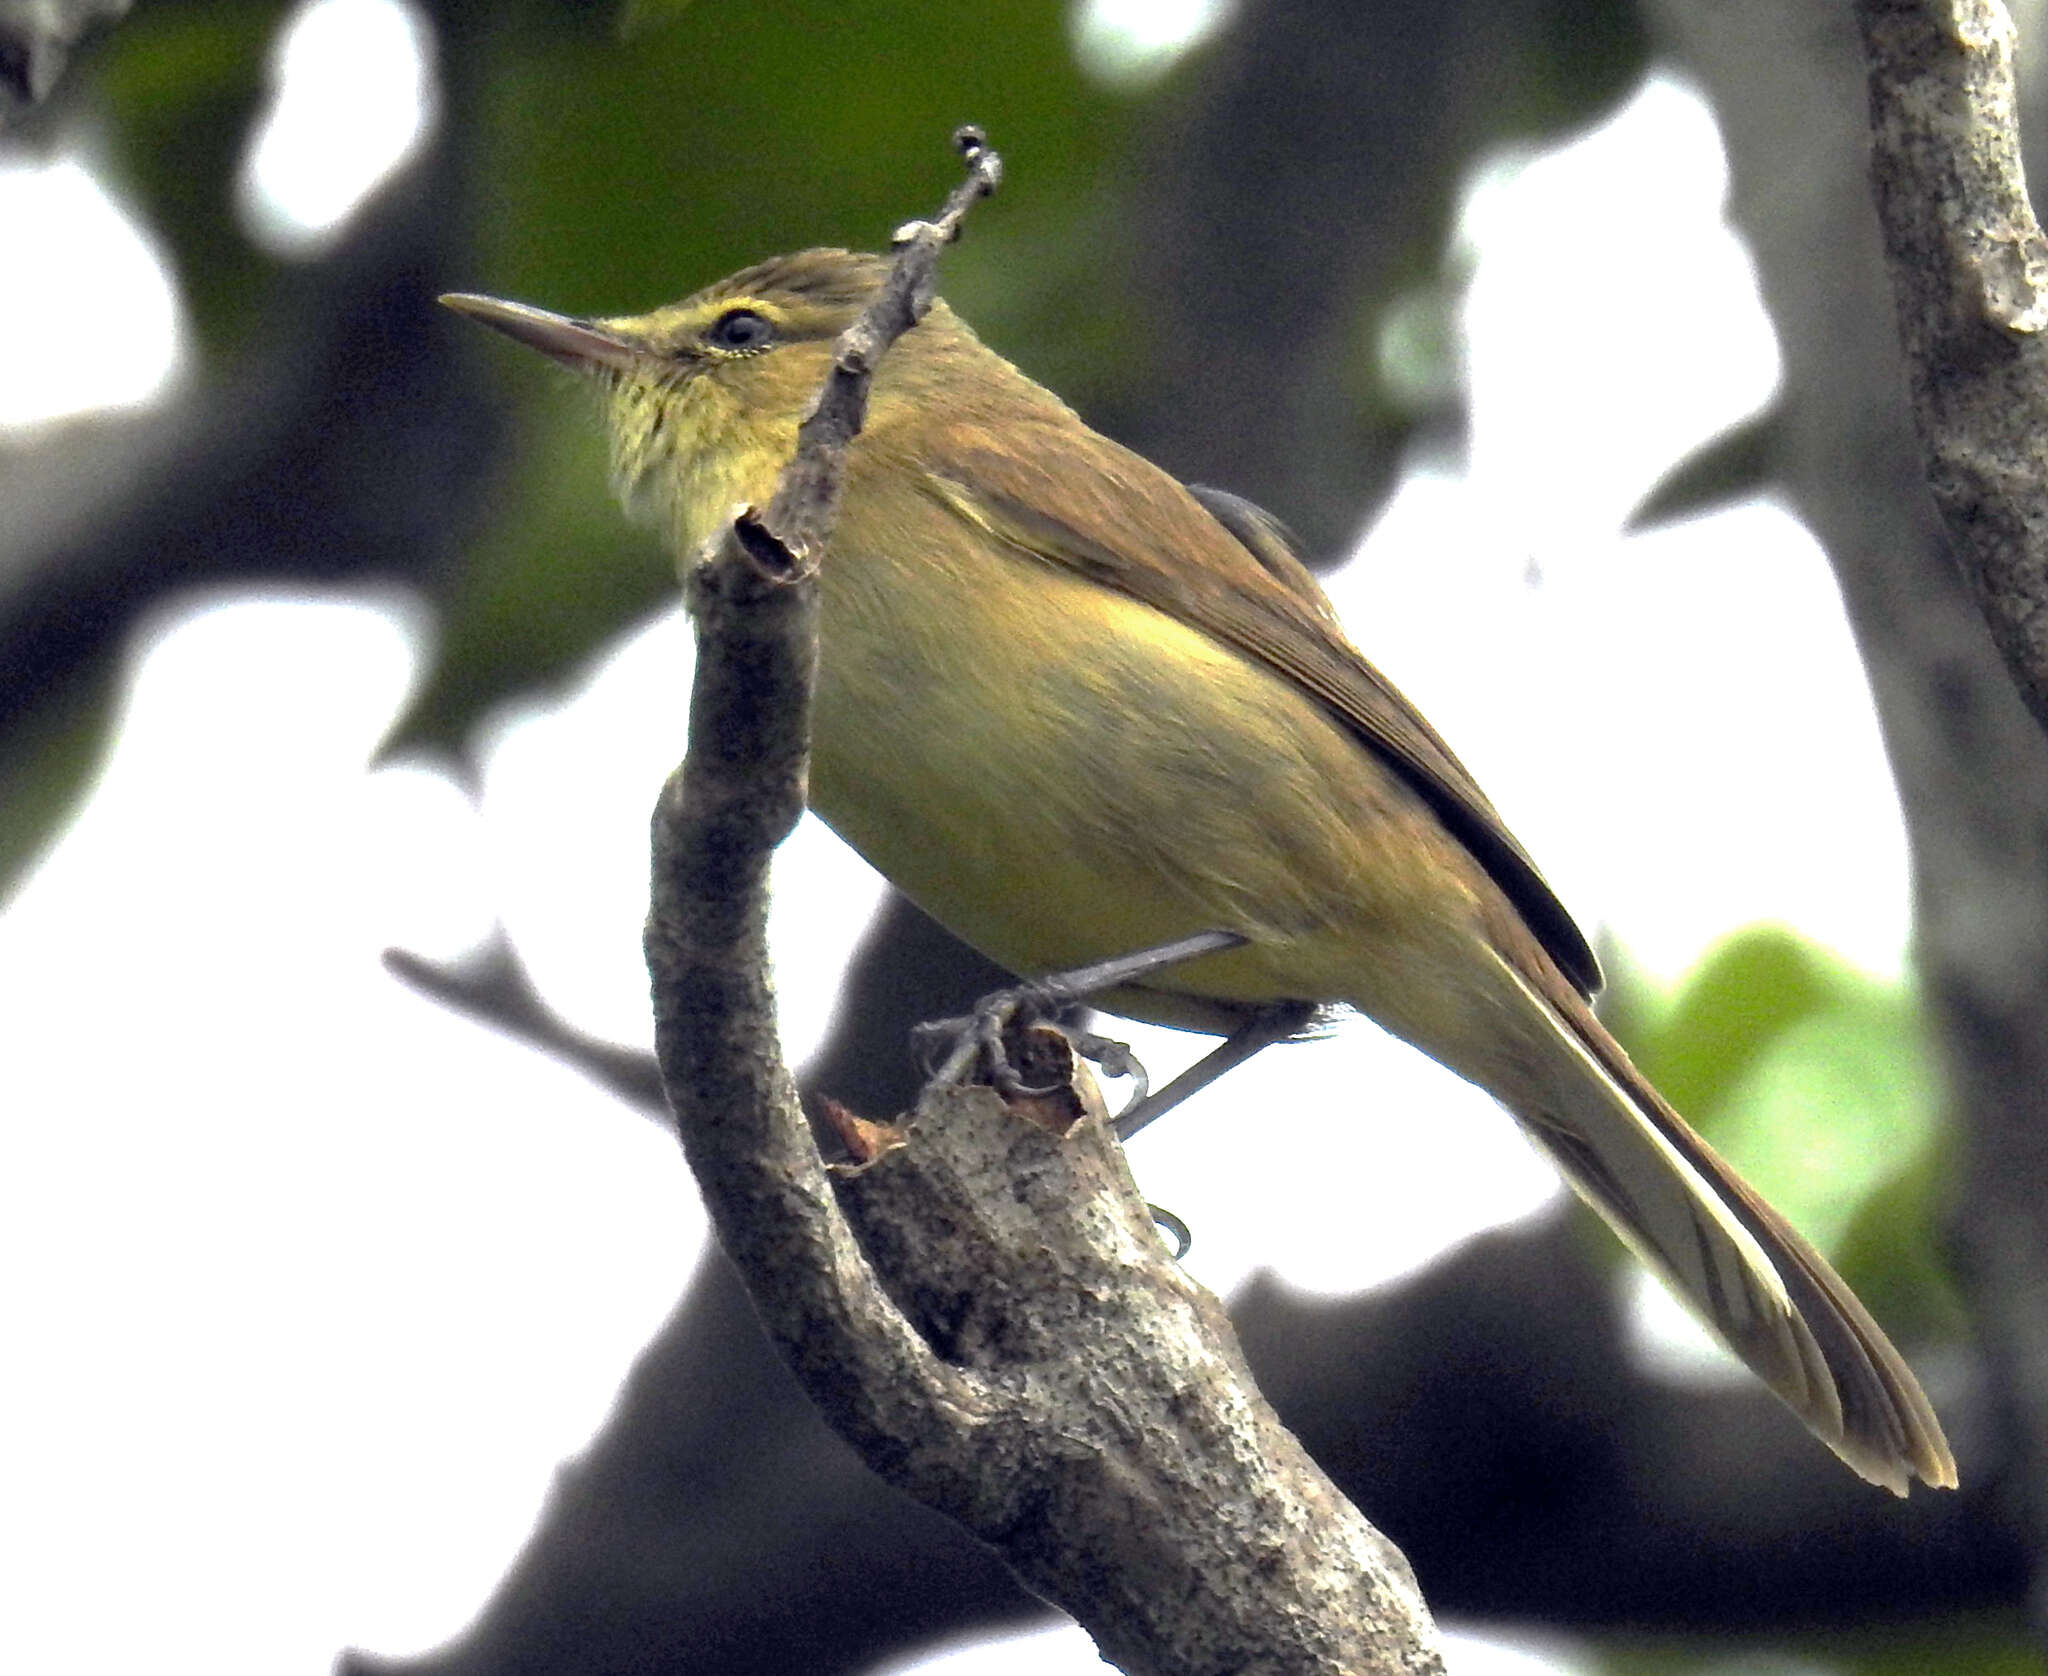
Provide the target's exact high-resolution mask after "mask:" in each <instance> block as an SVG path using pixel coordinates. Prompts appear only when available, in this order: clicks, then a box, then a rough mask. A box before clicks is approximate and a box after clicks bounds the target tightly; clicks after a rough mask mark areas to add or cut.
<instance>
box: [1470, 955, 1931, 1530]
mask: <svg viewBox="0 0 2048 1676" xmlns="http://www.w3.org/2000/svg"><path fill="white" fill-rule="evenodd" d="M1502 965H1503V966H1504V967H1506V968H1507V969H1508V970H1509V971H1510V972H1513V968H1512V966H1510V965H1509V963H1508V962H1506V961H1503V962H1502ZM1513 975H1514V978H1515V982H1516V983H1517V984H1518V985H1519V986H1520V987H1521V988H1522V990H1523V991H1524V993H1525V994H1526V995H1527V996H1528V998H1529V1000H1530V1001H1531V1002H1533V1003H1534V1004H1535V1005H1536V1006H1538V1007H1539V1008H1541V1009H1542V1011H1543V1013H1544V1015H1545V1016H1546V1017H1547V1019H1548V1021H1549V1023H1550V1025H1551V1027H1552V1029H1553V1030H1554V1032H1555V1035H1554V1038H1553V1039H1554V1041H1555V1042H1556V1043H1557V1044H1558V1045H1559V1046H1561V1047H1562V1048H1564V1049H1565V1052H1566V1061H1567V1063H1566V1065H1565V1066H1564V1067H1562V1068H1563V1070H1564V1074H1563V1075H1561V1076H1559V1077H1556V1078H1554V1079H1552V1080H1553V1081H1554V1083H1555V1085H1556V1087H1555V1089H1553V1091H1552V1093H1553V1097H1552V1098H1550V1099H1546V1100H1540V1101H1537V1102H1534V1103H1533V1104H1532V1103H1530V1102H1525V1101H1517V1102H1515V1104H1516V1106H1517V1115H1518V1116H1520V1117H1521V1119H1522V1121H1523V1124H1524V1126H1525V1127H1526V1128H1527V1129H1528V1131H1529V1133H1530V1134H1531V1136H1532V1137H1533V1138H1534V1139H1535V1140H1536V1141H1537V1143H1538V1144H1539V1145H1540V1146H1542V1147H1543V1149H1544V1150H1545V1151H1546V1152H1548V1153H1549V1154H1550V1155H1551V1157H1552V1158H1553V1159H1554V1160H1555V1161H1556V1162H1557V1165H1558V1167H1559V1169H1560V1170H1561V1171H1562V1172H1563V1174H1564V1176H1565V1179H1566V1180H1568V1181H1569V1182H1570V1183H1571V1184H1572V1186H1573V1187H1574V1188H1575V1189H1576V1190H1577V1191H1578V1193H1579V1194H1580V1196H1581V1197H1583V1198H1584V1199H1585V1200H1586V1201H1587V1202H1588V1203H1589V1204H1591V1205H1592V1206H1593V1208H1594V1209H1595V1210H1597V1211H1598V1212H1599V1213H1600V1214H1601V1216H1602V1217H1603V1218H1605V1219H1606V1221H1607V1223H1608V1224H1609V1226H1611V1227H1612V1228H1613V1229H1614V1231H1615V1232H1616V1233H1617V1234H1619V1235H1620V1236H1621V1238H1622V1240H1623V1241H1624V1243H1626V1244H1627V1245H1628V1246H1629V1247H1630V1249H1632V1250H1633V1251H1635V1252H1636V1254H1637V1255H1638V1256H1640V1257H1641V1258H1642V1259H1643V1260H1644V1261H1645V1262H1646V1263H1647V1264H1648V1265H1649V1266H1650V1268H1651V1269H1653V1270H1654V1271H1655V1272H1656V1273H1657V1274H1658V1275H1659V1276H1660V1277H1661V1278H1662V1279H1663V1280H1664V1281H1665V1282H1666V1283H1667V1284H1668V1285H1670V1286H1671V1288H1672V1289H1673V1290H1674V1291H1675V1292H1676V1293H1677V1294H1678V1295H1679V1297H1681V1298H1682V1299H1683V1300H1684V1301H1685V1302H1686V1303H1687V1304H1688V1305H1689V1306H1690V1307H1691V1308H1692V1309H1693V1311H1694V1312H1695V1313H1696V1314H1698V1315H1699V1316H1700V1317H1701V1319H1702V1320H1704V1321H1705V1323H1706V1324H1707V1325H1708V1326H1709V1327H1710V1328H1712V1329H1713V1330H1714V1332H1715V1333H1716V1334H1718V1335H1719V1336H1720V1337H1721V1338H1722V1339H1723V1340H1724V1341H1726V1343H1727V1344H1728V1346H1729V1348H1730V1349H1731V1350H1733V1351H1734V1352H1735V1353H1736V1354H1737V1355H1738V1356H1740V1357H1741V1358H1742V1360H1743V1361H1744V1362H1746V1363H1747V1364H1748V1365H1749V1367H1750V1368H1751V1369H1752V1370H1753V1371H1754V1372H1755V1373H1756V1374H1757V1375H1758V1377H1760V1378H1761V1379H1762V1380H1763V1381H1764V1383H1765V1384H1767V1385H1768V1386H1770V1388H1771V1389H1772V1390H1773V1391H1775V1392H1776V1393H1777V1394H1778V1395H1779V1396H1780V1397H1781V1398H1783V1399H1784V1401H1785V1402H1786V1404H1787V1405H1788V1406H1789V1407H1790V1408H1791V1409H1792V1411H1793V1412H1794V1413H1795V1414H1797V1415H1798V1416H1799V1417H1800V1419H1801V1420H1803V1421H1804V1422H1805V1423H1806V1425H1807V1427H1808V1428H1809V1429H1810V1430H1811V1431H1812V1432H1813V1433H1814V1435H1815V1436H1817V1437H1818V1438H1819V1439H1820V1440H1821V1441H1822V1442H1823V1443H1825V1444H1827V1446H1828V1447H1829V1448H1830V1449H1832V1450H1834V1452H1835V1453H1836V1454H1837V1455H1839V1456H1840V1457H1841V1458H1842V1459H1843V1460H1844V1461H1845V1462H1847V1463H1848V1465H1849V1466H1850V1467H1852V1468H1853V1469H1854V1470H1855V1471H1857V1472H1858V1473H1860V1474H1862V1476H1863V1477H1865V1478H1867V1479H1869V1480H1870V1481H1871V1482H1872V1483H1874V1484H1882V1485H1883V1486H1884V1487H1885V1488H1886V1489H1888V1490H1891V1491H1892V1492H1893V1493H1895V1494H1897V1495H1904V1494H1905V1493H1906V1489H1907V1486H1908V1484H1909V1483H1910V1482H1911V1480H1912V1479H1913V1478H1914V1477H1915V1476H1918V1477H1919V1478H1921V1479H1924V1480H1925V1481H1926V1482H1927V1483H1929V1484H1932V1485H1937V1486H1941V1487H1947V1488H1953V1487H1954V1485H1955V1482H1956V1467H1955V1459H1954V1457H1953V1455H1952V1454H1951V1453H1950V1451H1949V1446H1948V1440H1947V1439H1946V1438H1945V1437H1944V1436H1943V1435H1942V1430H1941V1422H1940V1421H1939V1420H1937V1419H1936V1418H1935V1414H1934V1410H1933V1408H1932V1406H1931V1405H1930V1404H1929V1403H1928V1401H1927V1397H1926V1394H1925V1393H1924V1392H1922V1390H1921V1389H1920V1384H1919V1381H1918V1380H1916V1379H1915V1378H1914V1377H1913V1374H1912V1370H1911V1369H1909V1368H1908V1367H1907V1366H1906V1364H1905V1361H1904V1360H1903V1359H1902V1358H1901V1357H1900V1355H1899V1353H1898V1351H1896V1350H1895V1349H1893V1348H1892V1344H1891V1341H1890V1340H1889V1339H1887V1338H1886V1337H1885V1335H1884V1332H1883V1330H1882V1329H1881V1328H1880V1327H1879V1326H1878V1325H1877V1323H1876V1322H1875V1321H1873V1320H1872V1319H1871V1317H1870V1313H1869V1311H1868V1310H1866V1309H1865V1308H1864V1307H1863V1305H1862V1304H1861V1303H1860V1302H1858V1301H1857V1298H1856V1296H1855V1294H1854V1293H1852V1292H1851V1291H1850V1290H1849V1288H1848V1287H1847V1286H1846V1285H1845V1284H1844V1283H1843V1281H1842V1279H1841V1277H1840V1276H1839V1275H1837V1274H1836V1273H1835V1271H1834V1270H1833V1269H1831V1268H1830V1267H1829V1266H1828V1263H1827V1260H1826V1259H1825V1258H1824V1257H1822V1256H1821V1255H1820V1253H1819V1252H1817V1251H1816V1250H1814V1248H1813V1247H1812V1246H1811V1245H1809V1244H1808V1243H1807V1242H1806V1240H1804V1239H1803V1238H1801V1237H1800V1235H1799V1234H1798V1233H1797V1231H1795V1230H1794V1229H1793V1227H1792V1225H1791V1224H1790V1223H1788V1222H1787V1221H1786V1220H1785V1219H1784V1218H1783V1217H1782V1216H1780V1215H1779V1214H1778V1213H1777V1212H1776V1211H1774V1210H1773V1209H1771V1207H1770V1206H1769V1205H1767V1204H1766V1203H1764V1201H1763V1199H1762V1198H1761V1197H1759V1196H1758V1194H1757V1193H1756V1192H1755V1190H1754V1189H1752V1188H1751V1187H1750V1186H1749V1185H1748V1183H1746V1182H1745V1181H1743V1180H1742V1178H1741V1177H1740V1176H1738V1175H1737V1174H1736V1173H1735V1172H1734V1171H1733V1170H1732V1169H1730V1168H1729V1167H1728V1165H1727V1164H1726V1163H1725V1162H1723V1161H1722V1159H1721V1157H1720V1156H1719V1154H1717V1153H1716V1152H1715V1151H1714V1149H1713V1148H1712V1147H1710V1146H1709V1145H1708V1144H1707V1143H1706V1141H1704V1140H1703V1139H1701V1137H1700V1136H1699V1135H1697V1134H1695V1133H1694V1132H1693V1130H1692V1129H1691V1127H1690V1126H1688V1125H1687V1124H1686V1122H1685V1121H1684V1119H1682V1118H1681V1117H1680V1116H1679V1115H1678V1113H1677V1112H1675V1111H1673V1110H1672V1109H1671V1107H1670V1105H1669V1104H1668V1103H1667V1102H1666V1101H1665V1100H1664V1098H1663V1096H1662V1095H1660V1094H1659V1093H1658V1092H1657V1091H1656V1089H1654V1088H1653V1087H1651V1086H1650V1084H1649V1082H1648V1081H1647V1080H1646V1079H1645V1078H1644V1076H1643V1074H1642V1073H1641V1072H1640V1071H1638V1070H1637V1069H1636V1068H1635V1066H1634V1065H1632V1064H1631V1063H1630V1062H1629V1058H1628V1055H1627V1054H1625V1053H1624V1052H1623V1051H1622V1049H1621V1046H1620V1044H1619V1043H1617V1042H1616V1041H1615V1040H1614V1038H1613V1037H1612V1036H1610V1035H1608V1033H1607V1032H1606V1030H1604V1029H1603V1028H1602V1027H1601V1026H1600V1024H1599V1022H1598V1020H1596V1019H1595V1018H1594V1017H1593V1015H1592V1013H1591V1012H1590V1011H1589V1010H1588V1009H1587V1008H1586V1007H1585V1005H1584V1004H1583V1003H1582V1002H1581V1001H1580V1000H1579V998H1578V997H1577V996H1576V995H1575V994H1569V993H1566V992H1565V991H1564V986H1563V985H1562V984H1561V983H1560V984H1559V985H1558V986H1557V992H1556V993H1555V994H1551V995H1546V994H1543V993H1540V992H1539V991H1538V990H1537V988H1536V987H1535V986H1534V985H1532V984H1531V983H1530V982H1529V980H1528V979H1527V978H1526V977H1524V976H1523V975H1521V974H1520V973H1514V974H1513ZM1544 987H1545V989H1549V988H1550V987H1551V986H1548V985H1546V986H1544Z"/></svg>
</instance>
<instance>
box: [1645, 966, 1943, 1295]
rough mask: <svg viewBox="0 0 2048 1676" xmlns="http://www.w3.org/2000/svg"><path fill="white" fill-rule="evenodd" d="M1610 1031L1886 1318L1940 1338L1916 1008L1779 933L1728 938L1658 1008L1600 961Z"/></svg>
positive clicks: (1936, 1098)
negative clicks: (1610, 981) (1611, 1000)
mask: <svg viewBox="0 0 2048 1676" xmlns="http://www.w3.org/2000/svg"><path fill="white" fill-rule="evenodd" d="M1609 964H1610V968H1611V970H1612V971H1613V972H1614V975H1615V978H1616V980H1617V981H1616V984H1615V990H1616V999H1617V1002H1618V1004H1617V1005H1614V1006H1610V1007H1608V1008H1607V1009H1605V1013H1606V1016H1607V1018H1608V1023H1609V1027H1610V1028H1611V1029H1613V1030H1614V1031H1615V1032H1616V1035H1617V1036H1618V1037H1619V1039H1620V1040H1621V1041H1622V1042H1623V1044H1624V1045H1625V1046H1626V1047H1627V1048H1628V1049H1629V1052H1630V1054H1631V1056H1632V1057H1633V1058H1634V1059H1635V1061H1636V1063H1637V1064H1638V1065H1640V1066H1641V1067H1642V1069H1643V1071H1644V1073H1645V1074H1646V1075H1647V1076H1648V1077H1649V1078H1650V1080H1651V1081H1652V1082H1654V1083H1655V1084H1656V1085H1657V1086H1658V1088H1660V1089H1661V1090H1662V1091H1663V1092H1664V1094H1665V1096H1666V1097H1667V1098H1668V1099H1669V1100H1670V1101H1671V1103H1672V1104H1673V1105H1674V1106H1676V1107H1677V1108H1678V1109H1679V1111H1680V1112H1681V1113H1683V1114H1684V1116H1685V1117H1686V1119H1687V1120H1688V1121H1689V1122H1691V1123H1692V1124H1693V1125H1694V1126H1695V1127H1696V1128H1698V1129H1699V1131H1700V1132H1701V1133H1702V1134H1703V1135H1705V1136H1707V1138H1708V1139H1709V1140H1711V1141H1712V1142H1713V1143H1714V1145H1715V1146H1716V1147H1717V1148H1718V1149H1719V1150H1720V1151H1722V1152H1723V1153H1725V1154H1726V1155H1727V1157H1728V1159H1729V1161H1730V1162H1731V1163H1732V1164H1734V1165H1735V1167H1736V1168H1737V1169H1738V1170H1740V1171H1741V1172H1742V1174H1743V1176H1744V1177H1745V1178H1747V1179H1748V1180H1749V1181H1750V1182H1751V1183H1752V1184H1753V1185H1754V1186H1755V1187H1756V1189H1757V1190H1758V1191H1759V1192H1760V1193H1762V1194H1763V1196H1764V1197H1765V1198H1766V1199H1768V1200H1770V1202H1771V1203H1772V1204H1773V1205H1775V1206H1776V1207H1777V1208H1778V1209H1779V1210H1781V1211H1783V1212H1784V1213H1785V1215H1786V1216H1787V1217H1788V1218H1790V1219H1791V1221H1792V1223H1793V1224H1794V1226H1796V1227H1797V1228H1799V1229H1800V1231H1801V1232H1803V1233H1804V1234H1805V1235H1806V1236H1807V1238H1809V1239H1811V1240H1812V1241H1813V1242H1814V1244H1815V1245H1817V1246H1819V1247H1820V1248H1821V1249H1822V1250H1823V1251H1825V1252H1828V1253H1829V1254H1831V1255H1832V1256H1834V1257H1835V1258H1836V1260H1837V1262H1838V1265H1839V1266H1840V1268H1841V1269H1842V1272H1843V1275H1844V1276H1845V1278H1847V1279H1848V1280H1849V1281H1850V1283H1851V1284H1852V1285H1853V1286H1854V1287H1855V1288H1856V1289H1857V1291H1858V1292H1859V1293H1860V1294H1862V1295H1864V1296H1865V1298H1866V1301H1870V1302H1872V1303H1873V1304H1875V1303H1877V1302H1878V1301H1879V1300H1882V1301H1883V1308H1882V1309H1881V1311H1880V1313H1881V1314H1883V1316H1884V1317H1885V1319H1886V1320H1887V1321H1888V1322H1891V1323H1894V1324H1896V1325H1898V1326H1899V1327H1901V1328H1906V1327H1910V1326H1917V1327H1919V1328H1922V1329H1924V1330H1926V1331H1928V1332H1937V1331H1939V1332H1948V1331H1953V1330H1955V1329H1957V1328H1958V1327H1959V1325H1960V1320H1961V1316H1960V1309H1959V1306H1958V1305H1957V1303H1956V1299H1955V1295H1954V1293H1953V1290H1952V1288H1951V1285H1950V1282H1949V1280H1948V1278H1947V1275H1946V1271H1945V1268H1944V1265H1943V1263H1942V1261H1941V1258H1940V1255H1939V1251H1938V1248H1937V1245H1936V1241H1935V1227H1936V1223H1935V1218H1934V1207H1933V1203H1932V1194H1933V1191H1934V1186H1935V1183H1936V1182H1937V1181H1938V1179H1939V1169H1938V1152H1939V1143H1940V1124H1939V1111H1940V1102H1941V1090H1940V1083H1939V1078H1938V1076H1937V1074H1936V1071H1935V1067H1934V1065H1933V1063H1932V1060H1931V1057H1930V1054H1929V1050H1928V1046H1927V1038H1926V1030H1925V1026H1924V1024H1923V1021H1922V1019H1921V1015H1920V1008H1919V1004H1918V1001H1917V999H1916V997H1915V996H1914V994H1913V993H1912V991H1911V990H1910V989H1909V988H1907V987H1905V986H1903V985H1888V984H1883V983H1879V982H1877V981H1876V980H1875V979H1872V978H1869V977H1867V976H1865V975H1864V974H1862V973H1860V972H1858V971H1855V970H1854V969H1853V968H1851V967H1848V966H1846V965H1844V964H1842V963H1841V962H1840V961H1838V960H1836V959H1835V958H1834V957H1833V956H1831V955H1829V954H1828V953H1826V952H1825V951H1824V950H1822V949H1819V948H1817V947H1815V946H1813V945H1812V944H1809V943H1806V942H1803V941H1802V940H1801V939H1799V938H1798V937H1796V936H1795V935H1793V933H1791V932H1790V931H1788V930H1786V929H1784V928H1783V927H1779V926H1758V927H1753V928H1751V929H1749V930H1746V931H1742V932H1738V933H1737V934H1736V935H1734V936H1732V937H1730V938H1728V939H1727V940H1726V941H1725V942H1723V943H1722V944H1720V945H1719V946H1718V947H1717V948H1716V949H1715V950H1714V951H1713V952H1712V953H1711V954H1709V955H1708V956H1707V958H1706V959H1705V960H1703V961H1702V962H1701V963H1700V965H1699V967H1698V969H1697V970H1696V971H1695V972H1694V973H1693V974H1692V976H1691V977H1690V978H1689V979H1688V980H1687V981H1686V983H1685V985H1684V987H1683V988H1682V989H1681V990H1680V992H1679V994H1678V995H1677V997H1676V998H1675V1000H1673V1001H1671V1002H1670V1003H1668V1004H1664V1005H1661V1006H1660V1005H1659V1003H1658V1002H1657V1000H1656V998H1655V997H1654V996H1653V995H1651V994H1649V993H1648V991H1647V986H1645V985H1644V984H1643V983H1642V981H1641V980H1640V979H1639V978H1636V977H1634V976H1633V974H1631V972H1630V971H1629V968H1628V966H1627V964H1626V962H1625V960H1624V961H1622V962H1610V963H1609Z"/></svg>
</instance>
